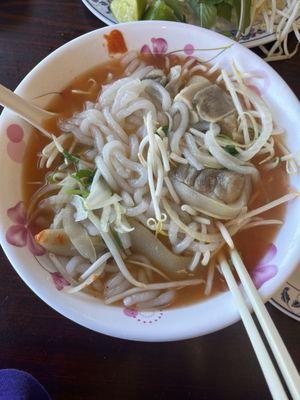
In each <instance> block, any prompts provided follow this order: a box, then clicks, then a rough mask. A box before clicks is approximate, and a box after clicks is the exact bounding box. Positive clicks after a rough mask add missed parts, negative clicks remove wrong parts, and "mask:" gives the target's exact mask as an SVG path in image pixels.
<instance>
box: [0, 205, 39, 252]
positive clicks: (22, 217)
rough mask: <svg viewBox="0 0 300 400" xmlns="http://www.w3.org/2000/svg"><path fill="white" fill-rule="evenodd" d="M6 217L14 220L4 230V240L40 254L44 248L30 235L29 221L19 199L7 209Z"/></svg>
mask: <svg viewBox="0 0 300 400" xmlns="http://www.w3.org/2000/svg"><path fill="white" fill-rule="evenodd" d="M7 216H8V218H9V219H10V220H11V221H12V222H14V225H11V226H10V227H9V228H8V230H7V232H6V240H7V242H8V243H9V244H11V245H13V246H16V247H25V246H26V245H27V247H28V249H29V251H30V252H31V253H32V254H33V255H35V256H41V255H43V254H44V253H45V250H44V249H43V248H42V247H41V246H39V245H38V244H37V243H36V242H35V240H34V237H33V236H32V233H31V227H30V223H29V221H28V220H27V215H26V210H25V207H24V203H23V202H22V201H19V202H18V203H17V204H16V205H15V206H14V207H12V208H9V209H8V210H7Z"/></svg>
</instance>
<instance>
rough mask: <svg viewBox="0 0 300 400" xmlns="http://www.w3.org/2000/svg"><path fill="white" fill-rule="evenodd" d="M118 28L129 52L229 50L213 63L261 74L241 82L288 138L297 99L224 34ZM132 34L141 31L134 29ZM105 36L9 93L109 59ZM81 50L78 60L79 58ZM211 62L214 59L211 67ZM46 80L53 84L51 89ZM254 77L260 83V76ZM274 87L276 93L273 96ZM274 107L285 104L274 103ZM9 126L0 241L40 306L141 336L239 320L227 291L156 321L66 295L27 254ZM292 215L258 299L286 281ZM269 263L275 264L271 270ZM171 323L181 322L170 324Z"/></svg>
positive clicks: (107, 330)
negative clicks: (269, 110) (260, 95)
mask: <svg viewBox="0 0 300 400" xmlns="http://www.w3.org/2000/svg"><path fill="white" fill-rule="evenodd" d="M95 3H96V2H95ZM119 29H120V30H121V31H122V34H123V35H124V38H125V39H126V44H127V47H128V49H129V50H140V49H141V48H142V47H143V46H144V45H145V44H146V45H148V47H149V49H150V50H151V52H152V54H153V52H154V51H155V48H154V46H156V48H157V47H159V46H161V48H162V49H163V50H164V49H165V51H167V52H169V53H172V52H177V51H178V50H177V49H185V50H186V51H185V52H184V54H185V55H186V56H191V55H192V54H193V53H192V51H193V50H195V49H196V48H198V47H201V48H207V47H209V46H210V44H211V43H212V42H213V43H214V45H215V46H216V47H218V48H220V47H222V48H224V47H228V48H229V47H230V50H228V51H226V52H223V53H222V57H219V58H218V59H217V61H218V62H220V64H221V66H222V67H224V68H227V67H228V66H229V59H230V58H232V57H234V58H235V59H236V60H237V62H238V63H239V65H241V68H245V69H246V68H248V70H250V71H251V70H257V71H261V74H262V75H264V76H266V77H268V88H267V90H265V89H264V83H263V84H262V85H260V84H259V82H258V80H257V79H253V81H252V80H251V82H248V83H249V85H250V86H251V85H252V86H257V88H258V90H259V91H260V93H263V95H264V96H265V98H266V100H267V101H270V102H271V104H272V109H273V110H274V114H275V115H276V117H277V118H278V120H279V121H280V122H281V126H283V128H285V129H286V130H287V132H288V138H291V135H292V132H294V126H295V124H296V123H297V121H298V118H299V112H300V108H299V103H298V101H297V99H296V98H295V96H294V95H293V94H292V93H291V91H290V89H289V88H288V87H287V85H285V84H284V82H283V81H282V80H281V79H280V78H279V77H278V75H277V74H276V73H275V72H274V71H273V70H272V69H271V67H270V66H268V65H267V64H266V63H264V62H263V61H262V60H261V59H260V58H259V57H257V56H256V55H255V54H253V53H252V52H249V51H248V50H247V49H245V48H243V47H242V46H239V45H238V44H235V43H232V42H231V41H230V40H229V39H228V38H226V37H223V36H221V35H216V34H215V33H213V32H211V31H208V30H204V29H200V28H197V27H194V26H190V27H189V29H188V30H187V29H186V26H185V25H183V24H175V23H169V22H163V23H161V22H159V21H154V22H151V23H146V22H145V23H143V24H132V23H130V24H123V25H122V26H120V28H119ZM139 31H140V32H141V34H137V33H138V32H139ZM110 33H111V28H109V27H107V28H102V29H100V30H96V31H93V32H90V33H88V34H86V35H83V36H81V37H79V38H77V39H75V40H73V41H72V42H70V43H67V44H66V45H65V46H64V47H63V48H60V49H59V50H58V51H56V52H54V53H52V54H51V55H49V56H48V57H47V58H46V59H45V60H43V61H42V62H41V63H40V64H39V65H38V66H37V67H36V68H35V70H34V71H33V72H32V73H31V74H29V75H28V76H27V77H26V78H25V79H24V81H23V82H22V83H21V84H20V85H19V87H18V88H17V93H18V94H20V95H21V96H25V97H28V98H37V97H38V96H40V95H41V94H43V93H48V92H50V91H52V92H53V91H60V90H62V89H63V88H64V87H65V86H66V84H67V83H68V82H70V81H71V80H72V79H74V78H75V77H76V76H78V75H80V74H82V73H83V72H84V71H86V68H87V67H86V66H87V65H91V66H96V65H98V64H99V63H100V62H103V61H106V60H108V59H109V56H108V53H107V48H106V47H105V36H106V35H108V34H110ZM153 39H155V40H156V41H155V40H154V41H153ZM157 39H163V41H161V40H160V41H159V42H157ZM164 41H165V42H164ZM166 47H167V48H166ZM83 53H84V57H82V54H83ZM197 55H198V54H197ZM201 55H202V53H201ZM210 55H211V51H210V52H206V53H205V52H204V53H203V57H207V58H209V57H210ZM223 56H224V57H223ZM214 63H215V60H213V62H212V64H214ZM60 64H62V65H64V68H61V69H58V68H57V65H60ZM53 82H55V86H54V87H53ZM262 82H265V80H264V79H263V80H262ZM279 92H280V93H281V96H278V93H279ZM48 100H49V99H48V98H47V99H45V98H43V97H41V98H39V100H37V105H38V106H40V107H45V106H46V105H47V101H48ZM282 104H284V105H285V106H286V107H282ZM10 125H19V126H20V127H21V129H22V131H23V132H24V133H25V134H24V133H22V131H21V130H20V129H17V130H13V131H10V132H8V134H3V135H1V136H0V152H1V154H2V157H1V162H2V168H5V170H6V171H7V173H6V174H1V176H0V186H1V187H2V188H5V190H3V191H2V195H1V202H0V216H1V225H0V239H1V245H2V247H3V249H4V251H5V253H6V254H7V256H8V258H9V260H10V262H11V264H12V265H13V267H14V268H15V270H16V271H17V273H18V274H19V275H20V276H21V278H22V279H23V280H24V282H26V284H27V285H28V286H29V287H30V288H31V289H32V290H33V291H34V292H35V293H36V294H37V295H38V296H39V297H40V298H41V299H43V300H44V301H45V302H46V303H47V304H48V305H50V306H51V307H52V308H54V309H55V310H57V311H58V312H60V313H61V314H62V315H64V316H66V317H67V318H69V319H71V320H73V321H75V322H77V323H79V324H81V325H83V326H85V327H88V328H90V329H93V330H95V331H97V332H101V333H104V334H107V335H111V336H116V337H120V338H124V339H132V340H142V341H170V340H179V339H187V338H192V337H196V336H199V335H203V334H207V333H210V332H213V331H217V330H219V329H222V328H223V327H224V326H228V325H230V324H232V323H234V322H236V321H237V320H238V319H239V314H238V312H237V310H236V309H235V307H233V305H232V298H231V294H230V293H229V292H224V293H222V294H220V295H218V296H215V297H213V298H211V299H209V300H207V301H204V302H201V303H197V304H194V305H191V306H186V307H181V308H177V309H168V310H164V311H163V316H161V318H156V316H154V320H153V316H151V317H150V315H144V313H140V312H138V313H137V312H136V311H134V310H130V311H129V310H127V311H126V313H124V311H123V308H121V307H114V306H111V307H108V306H106V305H104V304H103V303H102V302H99V299H96V298H94V297H93V296H88V295H87V294H85V293H78V294H74V295H72V296H71V295H69V294H68V293H66V291H65V290H63V289H64V287H65V286H66V285H67V282H66V281H65V280H64V278H63V277H62V276H61V275H60V274H59V273H58V272H57V271H55V270H54V269H53V267H52V268H51V265H50V264H49V262H48V261H47V256H46V255H37V254H35V253H36V252H38V254H39V250H40V249H38V250H36V249H34V250H33V249H30V246H31V245H30V240H31V235H32V232H31V228H30V226H31V222H30V221H29V220H28V216H27V215H26V214H27V213H26V210H24V204H21V203H22V202H20V199H21V198H22V193H21V185H20V183H21V179H22V178H21V170H22V168H21V167H22V164H21V163H20V162H18V161H17V160H16V159H15V157H11V154H9V153H8V149H7V147H8V143H11V144H12V146H14V147H15V145H16V144H18V143H21V142H24V143H26V139H27V137H28V135H27V134H26V132H27V130H28V129H29V127H28V124H27V123H25V122H24V121H21V120H20V118H18V117H17V116H16V115H15V114H13V113H12V112H10V111H9V110H7V109H6V110H4V112H3V114H2V116H1V119H0V129H1V130H2V132H6V133H7V127H8V126H10ZM292 139H293V144H295V145H297V146H300V139H298V137H297V136H293V137H292ZM292 184H293V185H294V186H295V187H296V188H299V182H296V181H292ZM298 190H299V189H298ZM8 210H9V211H8ZM299 212H300V206H299V205H297V204H291V206H290V207H289V209H288V211H287V214H286V223H285V224H284V225H283V226H282V228H281V230H280V232H279V235H278V237H276V239H275V240H274V246H276V249H277V250H276V254H275V253H274V251H272V252H271V253H272V259H270V258H269V259H267V260H266V259H265V260H264V262H263V263H260V264H259V265H258V266H257V270H256V272H255V274H254V275H255V276H254V280H255V281H256V284H257V286H261V287H260V293H261V295H262V296H263V298H264V299H267V298H269V297H270V295H271V294H272V293H273V292H274V290H276V289H277V288H278V287H280V285H281V284H282V282H285V281H286V278H287V275H288V273H289V272H290V271H291V270H292V268H293V267H294V266H295V263H296V260H298V258H297V256H298V254H300V245H299V243H300V240H299V238H300V229H299V224H298V222H297V218H295V217H294V216H295V215H299ZM12 227H13V228H12ZM41 265H42V267H43V268H42V267H41ZM269 266H271V267H272V268H269ZM274 266H276V271H275V269H274ZM46 271H47V272H46ZM275 272H276V274H275ZM56 289H57V290H56ZM291 294H292V293H291V291H290V292H289V296H290V298H291V299H292V296H291ZM293 302H294V299H293V300H290V303H289V304H290V305H291V304H293ZM142 314H143V315H142ZM195 315H201V318H195ZM157 316H159V314H157ZM216 316H217V318H216ZM155 319H157V321H155ZM139 320H140V321H139ZM144 320H147V321H152V323H150V322H149V323H147V322H145V323H144V322H143V321H144ZM178 321H180V322H184V323H178ZM154 322H155V323H154Z"/></svg>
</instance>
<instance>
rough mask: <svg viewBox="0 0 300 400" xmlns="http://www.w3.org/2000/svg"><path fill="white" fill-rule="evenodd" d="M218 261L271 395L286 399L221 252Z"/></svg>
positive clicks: (278, 399)
mask: <svg viewBox="0 0 300 400" xmlns="http://www.w3.org/2000/svg"><path fill="white" fill-rule="evenodd" d="M219 263H220V268H221V271H222V273H223V275H224V277H225V279H226V282H227V285H228V287H229V289H230V291H231V293H232V295H233V298H234V301H235V303H236V306H237V308H238V310H239V313H240V315H241V319H242V321H243V323H244V326H245V328H246V331H247V333H248V336H249V339H250V341H251V344H252V346H253V349H254V351H255V354H256V357H257V359H258V361H259V364H260V366H261V369H262V371H263V374H264V376H265V379H266V381H267V384H268V386H269V389H270V392H271V394H272V397H273V399H274V400H287V399H288V397H287V395H286V393H285V391H284V389H283V386H282V383H281V381H280V379H279V376H278V374H277V372H276V369H275V368H274V365H273V363H272V360H271V358H270V356H269V354H268V352H267V349H266V348H265V345H264V342H263V340H262V338H261V336H260V334H259V331H258V329H257V327H256V325H255V323H254V321H253V319H252V316H251V313H250V311H249V308H248V306H247V304H246V302H245V300H244V298H243V296H242V294H241V292H240V289H239V287H238V284H237V283H236V280H235V277H234V275H233V273H232V271H231V269H230V266H229V264H228V262H227V261H226V259H225V257H224V255H223V254H222V255H220V257H219Z"/></svg>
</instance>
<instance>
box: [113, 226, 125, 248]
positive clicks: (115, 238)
mask: <svg viewBox="0 0 300 400" xmlns="http://www.w3.org/2000/svg"><path fill="white" fill-rule="evenodd" d="M111 234H112V237H113V239H114V241H115V242H116V244H117V246H118V247H119V248H120V249H121V250H124V247H123V245H122V242H121V239H120V236H119V235H118V233H117V232H116V231H115V230H114V229H112V230H111Z"/></svg>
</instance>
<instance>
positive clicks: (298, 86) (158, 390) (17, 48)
mask: <svg viewBox="0 0 300 400" xmlns="http://www.w3.org/2000/svg"><path fill="white" fill-rule="evenodd" d="M101 26H103V23H102V22H101V21H99V20H98V19H97V18H96V17H94V16H93V15H92V14H91V13H90V12H89V11H88V10H87V9H86V8H85V7H84V6H83V4H82V3H81V1H80V0H1V1H0V82H1V83H2V84H4V85H6V86H8V87H9V88H11V89H14V88H15V87H16V86H17V84H18V83H19V82H20V80H21V79H22V78H23V77H24V76H25V75H26V74H27V73H28V72H29V71H30V70H31V69H32V68H33V67H34V66H35V65H36V64H37V63H38V62H39V61H40V60H42V59H43V58H44V57H45V56H47V55H48V54H49V53H50V52H52V51H53V50H55V49H56V48H58V47H59V46H61V45H63V44H64V43H66V42H68V41H69V40H71V39H73V38H75V37H77V36H79V35H82V34H83V33H85V32H88V31H90V30H93V29H96V28H100V27H101ZM187 29H188V28H187ZM273 67H274V68H275V69H276V70H277V71H278V72H279V74H280V75H281V76H282V77H283V78H284V79H285V80H286V81H287V83H288V84H289V85H290V86H291V88H292V89H293V90H294V91H295V92H296V94H297V96H298V97H300V74H299V72H300V54H298V55H297V56H296V57H294V58H293V59H292V60H289V61H283V62H278V63H274V64H273ZM298 129H299V127H298ZM1 189H2V190H3V188H1ZM0 198H1V197H0ZM268 309H269V311H270V313H271V316H272V318H273V320H274V321H275V323H276V325H277V327H278V329H279V332H280V333H281V335H282V337H283V339H284V341H285V343H286V345H287V347H288V350H289V351H290V353H291V355H292V357H293V358H294V360H295V362H296V364H297V366H298V368H299V367H300V346H299V335H300V324H299V323H298V322H296V321H294V320H292V319H290V318H288V317H287V316H285V315H284V314H282V313H281V312H279V311H278V310H277V309H275V308H273V307H272V306H271V305H268ZM0 368H18V369H23V370H26V371H28V372H30V373H31V374H33V375H34V376H35V377H36V378H37V379H38V380H39V381H40V382H41V383H42V384H43V385H44V386H45V387H46V388H47V390H48V391H49V393H50V394H51V396H52V398H53V399H55V400H56V399H61V400H67V399H74V400H77V399H121V398H125V399H151V400H155V399H157V400H164V399H171V398H180V399H213V400H218V399H220V400H221V399H222V400H223V399H230V400H234V399H245V400H252V399H253V400H258V399H270V398H271V397H270V394H269V391H268V388H267V386H266V383H265V381H264V378H263V376H262V373H261V371H260V368H259V366H258V363H257V360H256V358H255V355H254V353H253V350H252V348H251V345H250V342H249V340H248V337H247V335H246V333H245V330H244V328H243V325H242V323H241V322H238V323H236V324H234V325H233V326H231V327H229V328H227V329H224V330H222V331H220V332H216V333H213V334H210V335H207V336H204V337H200V338H196V339H193V340H188V341H181V342H173V343H138V342H130V341H124V340H118V339H114V338H110V337H107V336H104V335H101V334H99V333H95V332H92V331H89V330H87V329H85V328H83V327H81V326H78V325H76V324H75V323H73V322H71V321H69V320H67V319H66V318H64V317H62V316H61V315H59V314H58V313H57V312H55V311H54V310H52V309H51V308H50V307H48V306H47V305H46V304H45V303H43V302H42V301H41V300H40V299H39V298H38V297H37V296H36V295H34V294H33V293H32V292H31V290H30V289H29V288H28V287H27V286H26V285H25V284H24V283H23V281H22V280H21V279H20V277H19V276H18V275H17V273H16V272H15V271H14V269H13V268H12V266H11V265H10V263H9V262H8V260H7V259H6V256H5V255H4V253H3V252H2V251H1V253H0ZM0 398H1V393H0ZM33 400H35V399H33Z"/></svg>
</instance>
